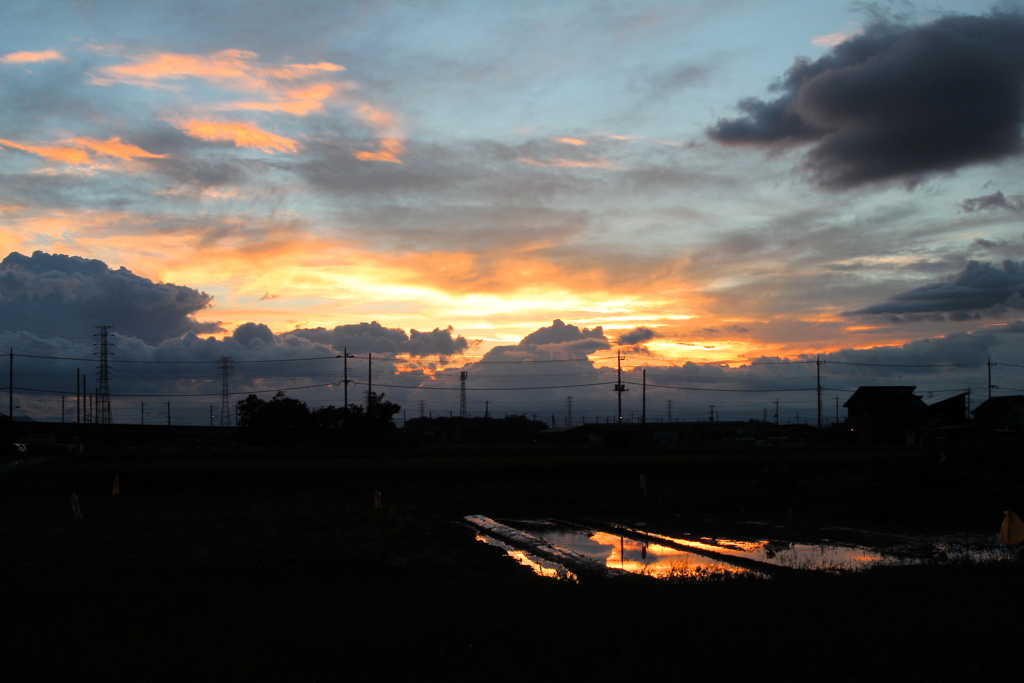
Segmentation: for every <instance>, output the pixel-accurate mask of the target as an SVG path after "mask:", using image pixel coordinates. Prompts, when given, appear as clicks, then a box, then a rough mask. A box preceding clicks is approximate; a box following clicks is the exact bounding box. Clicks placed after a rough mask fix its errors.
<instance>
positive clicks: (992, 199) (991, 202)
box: [960, 192, 1024, 215]
mask: <svg viewBox="0 0 1024 683" xmlns="http://www.w3.org/2000/svg"><path fill="white" fill-rule="evenodd" d="M960 208H962V209H963V210H964V211H966V212H967V213H973V212H974V211H985V210H989V211H995V210H998V209H1004V210H1006V211H1010V212H1011V213H1015V214H1018V215H1019V214H1021V213H1024V201H1021V200H1020V199H1015V200H1013V201H1008V200H1007V199H1006V197H1005V196H1004V195H1003V193H1002V192H996V193H995V194H989V195H985V196H983V197H972V198H970V199H965V200H964V201H962V202H960Z"/></svg>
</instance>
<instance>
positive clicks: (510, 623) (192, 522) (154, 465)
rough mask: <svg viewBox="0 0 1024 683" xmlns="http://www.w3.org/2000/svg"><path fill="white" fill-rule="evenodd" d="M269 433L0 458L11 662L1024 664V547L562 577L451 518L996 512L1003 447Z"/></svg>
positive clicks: (953, 670) (17, 675)
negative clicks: (781, 447) (775, 570)
mask: <svg viewBox="0 0 1024 683" xmlns="http://www.w3.org/2000/svg"><path fill="white" fill-rule="evenodd" d="M271 453H272V455H273V456H274V457H273V458H271V459H268V458H266V457H265V456H266V455H267V452H262V451H206V452H146V453H140V452H137V451H136V452H125V453H108V454H105V457H104V458H103V459H101V460H100V459H95V457H94V458H93V459H89V460H73V461H72V460H68V461H50V462H48V463H44V464H42V465H38V466H34V467H31V468H26V469H23V470H15V471H13V472H7V473H4V474H2V475H0V544H2V548H3V550H2V562H0V578H2V579H3V585H4V590H3V594H2V595H3V597H2V598H0V609H2V614H3V619H2V621H0V623H2V626H0V638H2V641H0V642H2V643H3V650H2V651H3V652H4V653H5V654H4V660H5V662H4V666H5V672H9V673H7V674H6V676H5V677H6V678H8V680H31V679H56V678H58V677H59V678H65V679H68V680H77V679H88V678H99V677H102V678H105V679H112V680H183V679H203V680H208V679H216V680H235V679H238V680H268V681H279V680H306V681H312V680H337V679H342V678H346V679H347V678H350V677H353V676H356V677H374V678H376V679H383V680H395V679H402V680H420V679H446V680H453V679H454V680H480V679H486V680H517V679H523V678H541V679H555V678H570V677H571V678H592V679H595V680H597V679H600V680H605V679H608V678H612V677H615V678H623V677H633V678H637V677H650V676H656V675H670V676H674V677H683V676H693V675H698V676H700V675H706V676H708V677H714V678H715V679H718V680H721V679H726V680H732V679H737V680H738V679H744V680H749V679H751V678H786V679H790V680H818V679H826V678H827V679H832V680H863V679H865V678H868V679H875V680H896V679H901V680H924V679H931V680H962V679H974V678H977V677H979V676H988V675H1000V676H1005V675H1012V674H1013V673H1014V672H1016V671H1017V670H1018V669H1019V664H1018V663H1017V662H1016V658H1017V652H1018V647H1017V642H1018V639H1019V635H1018V631H1019V628H1020V626H1021V624H1022V622H1024V618H1022V616H1021V614H1022V607H1024V599H1022V598H1021V595H1022V591H1021V585H1022V582H1024V564H1022V563H1020V562H1004V563H999V564H994V565H974V564H970V563H964V562H961V563H953V564H948V565H925V566H918V567H898V568H878V569H874V570H871V571H866V572H860V573H854V574H847V575H842V576H834V575H826V574H800V575H798V576H795V577H793V578H776V579H772V580H768V581H766V580H756V579H744V578H740V579H728V580H704V581H695V580H690V581H683V582H678V583H668V582H658V581H655V580H651V579H646V578H644V577H626V578H620V579H608V580H603V579H602V580H597V579H588V580H584V581H583V582H582V583H580V584H571V583H566V582H558V581H553V580H549V579H540V578H538V577H535V576H533V575H532V574H531V573H530V572H529V571H528V570H525V569H523V568H521V567H519V566H518V565H516V564H515V563H514V562H513V561H511V560H509V559H508V558H505V557H504V556H503V555H502V554H501V553H500V552H498V551H496V550H495V549H493V548H489V547H486V546H484V545H483V544H480V543H476V542H474V541H473V540H472V538H473V534H472V532H470V531H469V530H467V529H465V528H463V527H461V526H458V525H456V524H453V523H452V521H454V520H457V519H459V518H461V517H462V516H464V515H466V514H475V513H478V514H484V515H488V516H492V517H501V516H506V517H532V516H572V515H580V514H588V515H594V516H600V517H603V518H605V519H621V520H636V519H644V520H652V522H653V523H660V524H664V525H671V524H680V523H683V522H686V521H692V520H700V521H701V524H716V525H719V526H725V527H727V526H728V525H729V524H730V523H732V522H734V521H740V520H747V519H758V520H773V519H784V518H786V517H788V516H789V514H790V512H789V511H790V510H792V511H793V517H794V522H793V523H794V524H808V525H811V524H816V523H824V522H831V523H842V524H845V525H862V526H870V527H872V528H887V529H892V528H895V529H900V530H907V531H921V532H931V531H936V530H938V531H960V530H972V531H975V532H977V533H988V534H993V533H995V532H996V531H997V530H998V526H999V522H1000V521H1001V519H1002V510H1004V509H1010V508H1011V507H1016V509H1018V510H1020V509H1022V508H1024V506H1022V505H1021V504H1020V496H1021V491H1022V488H1021V482H1022V479H1021V474H1022V467H1021V461H1020V458H1018V457H1017V456H1016V455H1015V453H1014V451H1013V450H1010V449H1007V450H1004V451H1000V450H988V451H985V452H983V453H964V454H955V455H954V454H950V456H948V457H946V458H945V459H943V458H942V456H941V455H940V454H937V453H922V452H914V453H871V454H867V453H859V454H858V453H844V454H821V453H800V454H788V455H777V454H776V455H769V454H747V455H744V454H731V455H728V454H716V455H697V454H691V455H681V454H679V453H671V452H664V453H658V452H646V453H643V454H641V453H638V452H632V451H626V450H623V451H613V450H579V451H576V450H573V449H564V448H563V449H547V450H538V449H529V448H520V449H513V448H507V449H501V448H497V449H493V448H492V449H487V450H482V449H476V450H474V449H468V448H467V449H464V450H452V449H448V450H444V451H441V450H437V451H429V450H426V451H424V450H421V451H416V452H415V455H410V454H409V453H398V452H396V453H375V452H371V451H365V452H356V455H357V456H359V457H349V458H344V459H327V458H326V457H322V456H325V455H326V454H322V453H315V452H306V453H289V452H287V451H275V452H271ZM641 473H643V474H645V475H646V479H647V482H648V490H647V491H646V492H644V491H642V490H641V489H640V486H639V475H640V474H641ZM115 474H117V475H119V480H120V488H121V494H120V495H118V496H111V494H110V492H111V484H112V481H113V478H114V475H115ZM72 491H73V492H75V493H77V495H78V496H79V499H80V506H81V510H82V514H83V518H82V519H76V518H75V517H74V516H73V514H72V511H71V504H70V494H71V492H72ZM375 491H379V492H380V493H381V502H382V508H381V509H375V508H374V506H373V501H374V492H375ZM712 520H713V521H712Z"/></svg>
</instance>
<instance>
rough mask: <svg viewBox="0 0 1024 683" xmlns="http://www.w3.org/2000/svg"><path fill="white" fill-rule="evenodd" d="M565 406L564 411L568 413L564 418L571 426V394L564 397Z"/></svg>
mask: <svg viewBox="0 0 1024 683" xmlns="http://www.w3.org/2000/svg"><path fill="white" fill-rule="evenodd" d="M565 408H566V412H567V413H568V417H567V418H566V422H567V423H568V424H569V426H570V427H571V426H572V396H566V397H565Z"/></svg>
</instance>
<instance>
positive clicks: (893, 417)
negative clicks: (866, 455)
mask: <svg viewBox="0 0 1024 683" xmlns="http://www.w3.org/2000/svg"><path fill="white" fill-rule="evenodd" d="M916 388H917V387H916V386H914V387H903V386H896V387H894V386H868V387H860V388H858V389H857V391H855V392H853V396H851V397H850V398H849V400H848V401H847V402H846V403H844V404H843V407H844V408H846V410H847V415H848V417H847V420H846V423H847V425H848V426H849V428H850V432H851V436H852V437H853V439H854V441H855V442H857V443H862V444H885V443H891V444H900V443H913V442H914V432H915V431H916V430H918V429H920V428H921V427H923V426H924V425H925V424H926V423H927V422H928V417H929V415H928V406H927V405H926V404H925V402H924V401H922V400H921V397H920V396H917V395H915V394H914V389H916Z"/></svg>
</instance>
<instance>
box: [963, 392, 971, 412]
mask: <svg viewBox="0 0 1024 683" xmlns="http://www.w3.org/2000/svg"><path fill="white" fill-rule="evenodd" d="M964 417H965V418H967V419H968V420H969V419H971V388H970V387H967V414H966V415H964Z"/></svg>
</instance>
